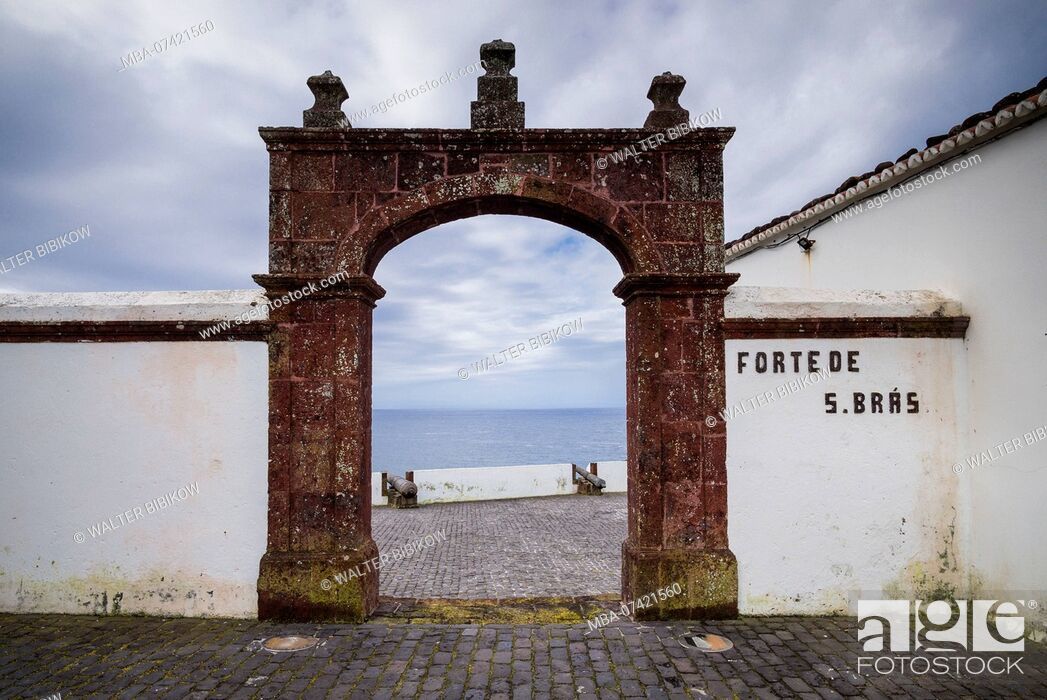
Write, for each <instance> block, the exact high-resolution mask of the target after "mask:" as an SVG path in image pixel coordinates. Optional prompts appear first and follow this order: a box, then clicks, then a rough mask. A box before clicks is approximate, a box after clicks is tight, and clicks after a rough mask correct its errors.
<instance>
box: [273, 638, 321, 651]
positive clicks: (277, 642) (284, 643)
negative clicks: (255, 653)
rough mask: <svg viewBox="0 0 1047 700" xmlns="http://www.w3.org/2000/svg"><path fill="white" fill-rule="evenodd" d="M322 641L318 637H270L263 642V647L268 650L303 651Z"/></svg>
mask: <svg viewBox="0 0 1047 700" xmlns="http://www.w3.org/2000/svg"><path fill="white" fill-rule="evenodd" d="M319 642H320V640H319V639H317V638H316V637H299V636H296V635H292V636H290V637H270V638H269V639H267V640H265V641H264V642H262V648H263V649H265V650H267V651H301V650H302V649H312V648H313V647H315V646H316V645H317V644H318V643H319Z"/></svg>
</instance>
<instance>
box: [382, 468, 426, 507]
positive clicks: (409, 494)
mask: <svg viewBox="0 0 1047 700" xmlns="http://www.w3.org/2000/svg"><path fill="white" fill-rule="evenodd" d="M405 476H406V478H405V477H403V476H397V475H396V474H387V473H386V472H382V495H383V496H386V497H387V498H388V499H389V505H390V506H392V507H393V508H417V507H418V486H417V485H415V483H414V481H412V479H413V478H414V472H406V475H405Z"/></svg>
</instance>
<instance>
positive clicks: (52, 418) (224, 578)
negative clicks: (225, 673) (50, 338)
mask: <svg viewBox="0 0 1047 700" xmlns="http://www.w3.org/2000/svg"><path fill="white" fill-rule="evenodd" d="M266 367H267V352H266V346H265V344H264V343H257V342H255V343H248V342H238V343H231V342H210V343H204V342H199V343H198V342H167V343H163V342H155V343H37V344H8V343H3V344H0V425H2V426H3V435H4V441H3V442H4V449H3V451H2V452H0V482H2V484H3V487H2V488H0V524H2V534H0V609H2V610H5V611H17V612H36V611H39V612H43V611H47V612H64V613H88V614H91V613H99V614H100V613H105V612H110V613H112V612H116V611H120V612H124V613H146V614H154V615H192V616H209V615H221V616H234V617H250V616H253V615H255V613H256V594H255V586H256V583H257V577H258V561H259V559H260V558H261V556H262V553H263V552H264V550H265V533H266V470H267V466H266V465H267V444H266V434H267V425H268V423H267V421H268V411H267V398H266V392H267V389H266ZM192 483H196V484H198V486H199V493H198V494H195V495H191V496H188V497H187V498H186V499H185V500H184V501H181V502H177V503H173V504H172V505H170V506H168V507H166V508H163V509H161V510H158V511H157V512H154V513H152V514H150V513H148V512H147V510H146V506H145V503H146V502H147V501H149V502H152V501H153V500H154V499H156V498H159V497H161V496H163V495H164V494H166V493H169V492H170V491H174V490H176V489H178V488H179V487H186V486H188V485H189V484H192ZM136 506H137V507H138V508H140V510H141V513H142V517H141V518H140V519H138V518H137V517H136V515H135V513H134V512H133V511H132V513H131V514H130V515H129V516H127V517H130V518H135V520H134V522H126V523H125V524H123V525H121V524H120V521H119V519H118V518H117V514H120V513H123V512H124V511H127V510H129V509H133V508H134V507H136ZM109 518H113V523H114V524H115V525H117V526H118V528H117V529H115V530H112V531H109V532H105V533H102V534H101V535H99V536H92V534H91V532H90V530H89V528H90V526H92V525H94V526H95V527H98V523H99V522H100V521H102V520H108V519H109ZM77 532H80V533H83V536H84V540H85V541H83V542H81V543H78V542H76V541H74V535H75V533H77Z"/></svg>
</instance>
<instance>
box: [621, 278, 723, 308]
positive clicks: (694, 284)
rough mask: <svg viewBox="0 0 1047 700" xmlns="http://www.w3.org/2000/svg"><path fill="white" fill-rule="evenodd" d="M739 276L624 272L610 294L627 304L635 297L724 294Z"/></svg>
mask: <svg viewBox="0 0 1047 700" xmlns="http://www.w3.org/2000/svg"><path fill="white" fill-rule="evenodd" d="M738 277H739V275H738V274H736V273H730V272H717V273H706V274H695V275H674V274H660V273H659V274H642V273H635V274H628V275H626V276H625V277H623V278H622V280H621V281H620V282H619V283H618V284H616V285H615V287H614V290H613V293H614V295H615V296H617V297H619V298H621V300H622V303H623V304H628V303H629V302H630V301H632V300H633V299H634V298H636V297H638V296H688V297H690V296H726V294H727V288H728V287H730V286H731V285H732V284H734V283H735V282H736V281H738Z"/></svg>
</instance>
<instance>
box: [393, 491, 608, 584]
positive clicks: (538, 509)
mask: <svg viewBox="0 0 1047 700" xmlns="http://www.w3.org/2000/svg"><path fill="white" fill-rule="evenodd" d="M373 518H374V520H373V530H374V538H375V541H376V542H377V543H378V547H379V549H380V550H382V551H388V550H390V549H392V548H393V547H397V546H400V545H404V544H407V543H408V542H416V541H417V540H418V539H420V538H423V537H425V536H426V535H433V534H435V533H438V532H444V533H446V535H447V539H446V540H445V541H441V542H440V543H439V544H437V545H436V546H434V547H429V548H424V549H422V550H421V551H420V552H419V553H417V554H414V555H412V556H410V557H407V558H406V559H404V560H402V561H399V562H397V563H395V564H390V565H387V566H386V567H385V568H383V569H381V570H380V577H381V578H380V592H381V595H383V596H391V597H397V598H510V597H525V596H587V595H599V594H602V593H620V592H621V575H622V574H621V571H622V541H623V540H625V535H626V532H625V528H626V503H625V494H608V495H604V496H559V497H554V498H523V499H518V500H512V501H478V502H473V503H441V504H432V505H426V506H422V507H421V508H412V509H404V510H394V509H392V508H377V509H375V511H374V515H373Z"/></svg>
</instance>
